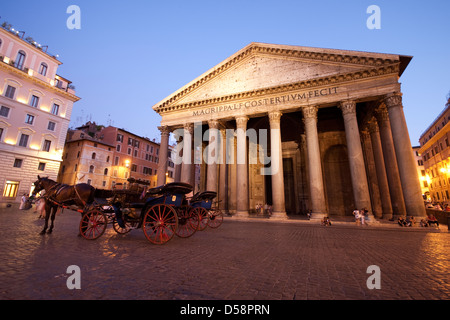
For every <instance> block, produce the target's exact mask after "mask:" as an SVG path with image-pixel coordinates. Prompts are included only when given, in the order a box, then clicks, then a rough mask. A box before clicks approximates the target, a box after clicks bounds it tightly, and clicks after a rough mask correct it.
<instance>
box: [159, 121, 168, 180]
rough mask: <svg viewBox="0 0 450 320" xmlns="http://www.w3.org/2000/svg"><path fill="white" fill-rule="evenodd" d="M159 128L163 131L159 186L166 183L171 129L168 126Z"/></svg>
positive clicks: (160, 150) (160, 149)
mask: <svg viewBox="0 0 450 320" xmlns="http://www.w3.org/2000/svg"><path fill="white" fill-rule="evenodd" d="M158 129H159V131H161V144H160V148H159V162H158V175H157V178H156V182H157V185H158V186H162V185H163V184H166V177H167V176H166V172H167V162H168V149H169V135H170V130H169V127H168V126H161V127H158Z"/></svg>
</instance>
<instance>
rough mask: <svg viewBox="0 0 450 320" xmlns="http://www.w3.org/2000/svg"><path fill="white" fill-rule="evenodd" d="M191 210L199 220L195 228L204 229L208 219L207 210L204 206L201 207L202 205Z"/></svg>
mask: <svg viewBox="0 0 450 320" xmlns="http://www.w3.org/2000/svg"><path fill="white" fill-rule="evenodd" d="M193 211H194V212H195V213H196V214H197V215H198V217H199V220H200V221H199V224H198V229H197V230H200V231H203V230H205V228H206V226H207V225H208V220H209V218H208V210H206V209H205V208H202V207H198V208H195V209H194V210H193Z"/></svg>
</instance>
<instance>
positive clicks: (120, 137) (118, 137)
mask: <svg viewBox="0 0 450 320" xmlns="http://www.w3.org/2000/svg"><path fill="white" fill-rule="evenodd" d="M116 141H117V142H123V135H122V134H120V133H118V134H117V140H116Z"/></svg>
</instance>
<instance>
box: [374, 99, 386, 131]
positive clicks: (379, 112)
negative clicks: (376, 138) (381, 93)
mask: <svg viewBox="0 0 450 320" xmlns="http://www.w3.org/2000/svg"><path fill="white" fill-rule="evenodd" d="M375 118H376V121H377V122H378V125H379V126H384V125H386V124H387V123H389V114H388V111H387V108H386V104H384V103H381V104H380V105H379V106H378V108H377V109H376V110H375Z"/></svg>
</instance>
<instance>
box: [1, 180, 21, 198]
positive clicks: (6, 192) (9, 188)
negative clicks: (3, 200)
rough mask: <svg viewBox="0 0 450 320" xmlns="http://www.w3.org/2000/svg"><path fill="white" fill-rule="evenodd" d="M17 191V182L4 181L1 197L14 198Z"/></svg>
mask: <svg viewBox="0 0 450 320" xmlns="http://www.w3.org/2000/svg"><path fill="white" fill-rule="evenodd" d="M17 190H19V182H17V181H9V180H6V183H5V188H4V189H3V196H4V197H7V198H15V197H16V196H17Z"/></svg>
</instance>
